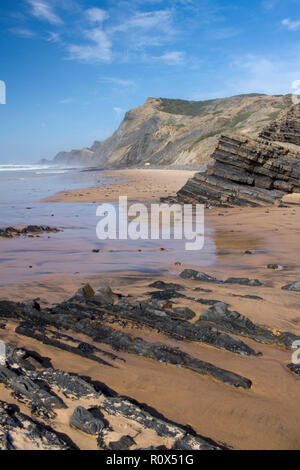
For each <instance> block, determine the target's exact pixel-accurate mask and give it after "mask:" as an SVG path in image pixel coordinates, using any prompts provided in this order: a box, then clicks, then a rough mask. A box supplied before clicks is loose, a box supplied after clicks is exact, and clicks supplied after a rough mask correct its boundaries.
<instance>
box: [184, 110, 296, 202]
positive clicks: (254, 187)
mask: <svg viewBox="0 0 300 470" xmlns="http://www.w3.org/2000/svg"><path fill="white" fill-rule="evenodd" d="M299 129H300V106H299V105H297V106H294V107H292V108H291V109H290V110H288V112H286V113H284V114H282V115H281V116H280V118H279V119H278V120H277V121H275V122H274V123H272V124H271V125H269V126H268V127H267V128H266V129H265V130H264V131H262V132H261V134H260V135H261V137H263V138H252V137H249V136H247V135H243V134H223V135H222V136H221V137H220V139H219V143H218V145H217V147H216V149H215V151H214V152H213V154H212V158H213V160H214V161H215V163H214V165H212V166H209V167H208V168H207V171H206V172H204V173H198V174H196V175H195V176H194V178H192V179H191V180H189V181H188V182H187V183H186V185H185V186H184V187H183V188H182V189H181V190H180V191H179V192H178V195H177V200H178V201H180V202H198V203H206V204H208V205H215V206H225V207H231V206H234V205H240V206H259V205H262V204H271V203H274V202H276V201H280V200H281V199H282V198H283V196H284V195H286V194H288V193H293V192H298V193H299V192H300V146H298V144H299V143H300V140H299V137H300V134H299ZM280 140H282V141H283V142H288V143H289V144H292V145H290V146H286V145H284V144H283V145H280V144H278V143H276V141H280Z"/></svg>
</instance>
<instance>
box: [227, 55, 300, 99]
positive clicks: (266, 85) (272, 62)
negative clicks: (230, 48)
mask: <svg viewBox="0 0 300 470" xmlns="http://www.w3.org/2000/svg"><path fill="white" fill-rule="evenodd" d="M231 72H232V76H236V77H240V78H239V79H237V80H235V83H234V85H233V86H232V91H233V92H234V93H238V92H240V93H251V92H260V93H266V94H285V93H291V92H292V90H291V86H292V82H293V81H294V80H297V79H299V78H300V60H299V56H298V53H297V51H295V54H294V55H290V56H289V57H286V58H285V59H275V58H270V57H263V56H258V55H247V56H245V57H241V58H240V59H238V60H236V61H234V62H233V63H232V70H231Z"/></svg>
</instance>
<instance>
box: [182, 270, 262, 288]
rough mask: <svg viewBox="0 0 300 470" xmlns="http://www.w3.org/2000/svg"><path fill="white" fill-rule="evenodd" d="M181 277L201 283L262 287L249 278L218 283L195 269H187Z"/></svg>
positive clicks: (231, 279)
mask: <svg viewBox="0 0 300 470" xmlns="http://www.w3.org/2000/svg"><path fill="white" fill-rule="evenodd" d="M180 277H182V278H183V279H193V280H194V281H201V282H214V283H218V284H222V283H223V284H240V285H243V286H261V285H262V284H261V282H259V281H258V280H257V279H248V278H234V277H229V278H228V279H226V280H225V281H218V279H216V278H215V277H212V276H209V275H208V274H205V273H202V272H199V271H195V270H193V269H185V270H184V271H183V272H182V273H181V274H180Z"/></svg>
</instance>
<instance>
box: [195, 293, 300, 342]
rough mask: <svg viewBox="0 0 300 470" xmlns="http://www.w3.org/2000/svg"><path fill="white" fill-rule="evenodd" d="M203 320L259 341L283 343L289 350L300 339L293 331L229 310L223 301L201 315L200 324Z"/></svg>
mask: <svg viewBox="0 0 300 470" xmlns="http://www.w3.org/2000/svg"><path fill="white" fill-rule="evenodd" d="M203 321H204V322H209V323H213V324H215V325H217V326H218V327H220V328H222V329H223V330H224V331H228V332H232V333H234V334H237V335H240V336H246V337H249V338H251V339H253V340H254V341H256V342H258V343H263V344H277V345H283V346H285V347H286V348H287V349H289V350H291V349H292V344H293V342H294V341H296V340H299V339H300V337H297V336H296V335H293V334H292V333H287V332H284V333H282V332H280V331H274V330H272V329H271V328H268V327H266V326H262V325H257V324H255V323H253V322H252V321H251V320H249V318H247V317H245V316H244V315H241V314H240V313H238V312H235V311H231V310H229V309H228V305H227V304H225V303H223V302H219V303H218V304H216V305H214V306H213V307H211V308H209V309H208V310H207V311H206V312H204V313H203V314H202V315H201V316H200V319H199V320H198V324H200V325H201V322H203Z"/></svg>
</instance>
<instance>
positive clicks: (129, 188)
mask: <svg viewBox="0 0 300 470" xmlns="http://www.w3.org/2000/svg"><path fill="white" fill-rule="evenodd" d="M194 174H195V172H194V171H187V170H150V169H149V170H143V169H141V170H140V169H137V170H110V171H105V172H104V173H103V174H102V177H104V178H116V179H120V180H121V182H120V183H117V182H116V183H115V184H113V185H111V184H109V185H103V186H100V187H95V188H88V189H84V190H71V191H62V192H60V193H58V194H56V195H54V196H50V197H48V198H47V199H44V201H45V202H94V201H95V202H117V201H119V196H127V197H128V200H129V201H141V202H142V201H159V199H160V198H161V197H166V196H175V194H176V193H177V191H179V189H180V188H182V186H183V185H184V184H185V183H186V181H187V180H188V179H189V178H192V177H193V175H194Z"/></svg>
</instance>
